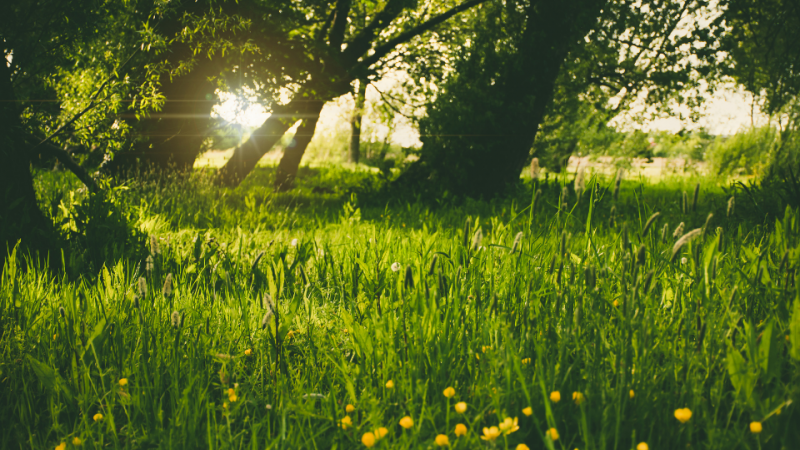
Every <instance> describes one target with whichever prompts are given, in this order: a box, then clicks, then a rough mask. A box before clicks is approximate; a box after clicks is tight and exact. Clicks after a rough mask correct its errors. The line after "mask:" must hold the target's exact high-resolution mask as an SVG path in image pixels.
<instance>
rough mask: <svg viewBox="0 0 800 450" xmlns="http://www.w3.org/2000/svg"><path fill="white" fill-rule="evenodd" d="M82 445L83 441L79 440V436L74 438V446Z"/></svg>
mask: <svg viewBox="0 0 800 450" xmlns="http://www.w3.org/2000/svg"><path fill="white" fill-rule="evenodd" d="M81 444H83V441H82V440H81V438H79V437H78V436H75V437H74V438H72V445H74V446H75V447H80V446H81Z"/></svg>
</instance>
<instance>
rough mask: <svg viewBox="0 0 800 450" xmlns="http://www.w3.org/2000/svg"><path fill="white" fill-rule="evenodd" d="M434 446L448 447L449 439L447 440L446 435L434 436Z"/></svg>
mask: <svg viewBox="0 0 800 450" xmlns="http://www.w3.org/2000/svg"><path fill="white" fill-rule="evenodd" d="M436 445H438V446H439V447H447V446H449V445H450V439H447V435H446V434H440V435H437V436H436Z"/></svg>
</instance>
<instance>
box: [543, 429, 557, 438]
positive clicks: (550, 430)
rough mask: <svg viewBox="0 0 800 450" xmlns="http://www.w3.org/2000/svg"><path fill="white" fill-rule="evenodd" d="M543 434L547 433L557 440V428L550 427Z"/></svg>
mask: <svg viewBox="0 0 800 450" xmlns="http://www.w3.org/2000/svg"><path fill="white" fill-rule="evenodd" d="M545 434H546V435H547V437H549V438H550V439H551V440H553V441H557V440H558V437H559V436H558V430H556V429H555V428H550V429H549V430H547V431H546V432H545Z"/></svg>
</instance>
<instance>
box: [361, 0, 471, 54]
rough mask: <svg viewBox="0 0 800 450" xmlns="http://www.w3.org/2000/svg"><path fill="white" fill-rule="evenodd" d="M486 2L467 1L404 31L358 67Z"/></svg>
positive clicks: (380, 47) (376, 50) (377, 49)
mask: <svg viewBox="0 0 800 450" xmlns="http://www.w3.org/2000/svg"><path fill="white" fill-rule="evenodd" d="M486 1H487V0H468V1H466V2H464V3H462V4H460V5H458V6H455V7H453V8H451V9H450V10H448V11H446V12H444V13H442V14H439V15H438V16H436V17H434V18H432V19H430V20H428V21H427V22H424V23H422V24H420V25H417V26H416V27H414V28H412V29H410V30H408V31H406V32H405V33H400V34H399V35H397V36H395V37H394V38H392V39H390V40H389V41H388V42H386V43H385V44H383V45H380V46H379V47H378V48H376V49H375V53H373V54H372V55H371V56H368V57H366V58H364V59H363V60H362V61H361V63H359V64H358V65H359V66H363V67H369V66H371V65H372V64H375V62H377V61H378V60H380V59H381V58H383V57H384V56H386V54H388V53H389V52H391V51H392V50H394V49H395V47H397V46H398V45H400V44H403V43H405V42H408V41H410V40H411V39H413V38H415V37H417V36H419V35H420V34H422V33H424V32H426V31H428V30H430V29H432V28H433V27H435V26H437V25H439V24H440V23H442V22H444V21H446V20H447V19H449V18H451V17H453V16H454V15H456V14H458V13H461V12H464V11H466V10H468V9H470V8H472V7H473V6H477V5H480V4H481V3H484V2H486Z"/></svg>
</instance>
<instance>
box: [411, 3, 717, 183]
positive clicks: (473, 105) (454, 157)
mask: <svg viewBox="0 0 800 450" xmlns="http://www.w3.org/2000/svg"><path fill="white" fill-rule="evenodd" d="M510 3H511V2H507V3H506V4H505V5H502V4H500V3H493V4H491V7H489V8H485V9H484V11H482V12H481V14H480V15H478V16H476V19H475V20H477V21H479V23H480V24H481V27H480V28H479V31H478V36H477V37H476V38H475V41H474V42H472V43H470V45H469V46H466V47H465V49H464V50H463V51H462V53H461V55H460V56H459V58H458V62H457V63H456V65H455V67H456V70H455V73H456V74H457V75H455V76H453V77H450V78H449V79H447V80H446V81H445V83H444V88H443V92H442V93H441V95H439V96H438V97H437V98H436V99H435V101H434V102H433V103H431V104H430V105H429V107H428V116H427V117H426V118H425V119H424V120H422V121H421V122H420V133H421V135H422V136H423V138H422V141H423V148H422V154H421V158H420V160H419V161H418V162H416V163H415V164H413V165H412V166H411V167H410V168H409V169H408V171H407V172H406V173H404V174H403V175H402V176H401V177H400V179H398V180H397V184H399V185H408V186H413V188H414V189H420V188H425V189H428V190H449V191H451V192H454V193H459V194H465V195H470V196H486V195H489V196H490V195H493V194H495V193H497V192H500V191H501V190H502V189H503V188H504V187H505V186H506V185H507V184H508V183H511V182H514V181H515V180H518V179H519V174H520V172H521V170H522V169H523V167H525V166H526V165H527V163H528V161H530V158H531V157H532V154H531V148H532V146H533V143H534V140H535V138H536V136H537V134H538V131H539V127H540V125H541V124H542V123H543V121H545V119H546V117H548V114H550V115H551V116H552V115H553V114H554V113H555V114H557V111H558V109H559V108H562V109H563V108H564V107H568V108H572V110H573V111H575V108H576V107H577V106H576V105H578V104H579V103H581V102H588V103H589V104H592V105H593V106H594V107H595V108H598V109H600V110H609V111H610V112H613V111H615V110H617V109H618V108H621V107H624V106H625V105H627V104H629V103H630V102H631V101H632V100H633V99H635V98H636V97H637V95H638V94H639V93H641V92H644V93H646V94H647V97H648V100H649V101H650V102H652V103H660V104H663V105H667V104H668V103H669V100H670V99H677V100H678V101H680V102H682V103H686V102H687V101H690V100H691V99H690V98H686V97H683V96H682V93H684V92H686V91H687V90H690V89H692V88H695V87H696V86H697V84H698V81H697V80H698V77H699V76H700V75H702V74H703V73H704V71H705V69H704V67H705V62H706V60H707V57H708V55H709V54H712V53H713V52H714V49H713V47H712V46H711V45H708V43H709V42H710V38H709V36H710V35H709V33H707V31H706V30H705V29H704V28H702V27H699V26H697V16H698V14H699V13H700V12H702V11H703V10H704V8H705V3H704V2H700V1H697V2H689V1H687V2H681V3H674V2H630V1H588V0H587V1H578V0H574V1H570V2H567V3H566V4H565V3H563V2H562V3H559V4H558V5H555V4H551V3H548V2H537V1H531V2H529V3H527V2H526V3H523V2H519V3H515V4H514V5H515V6H513V7H509V4H510ZM501 6H505V7H501ZM678 31H680V32H678ZM689 53H694V54H696V55H699V56H701V58H698V59H697V60H696V61H695V62H693V60H691V59H689V58H687V56H688V54H689ZM556 94H558V98H557V99H556V100H557V101H556V102H555V103H553V99H554V98H555V97H556ZM570 97H574V98H579V99H581V102H569V101H567V100H568V98H570ZM612 97H613V98H615V99H616V102H615V106H611V107H609V106H606V104H607V101H608V99H610V98H612ZM554 106H555V107H556V109H554ZM609 118H610V117H609Z"/></svg>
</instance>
